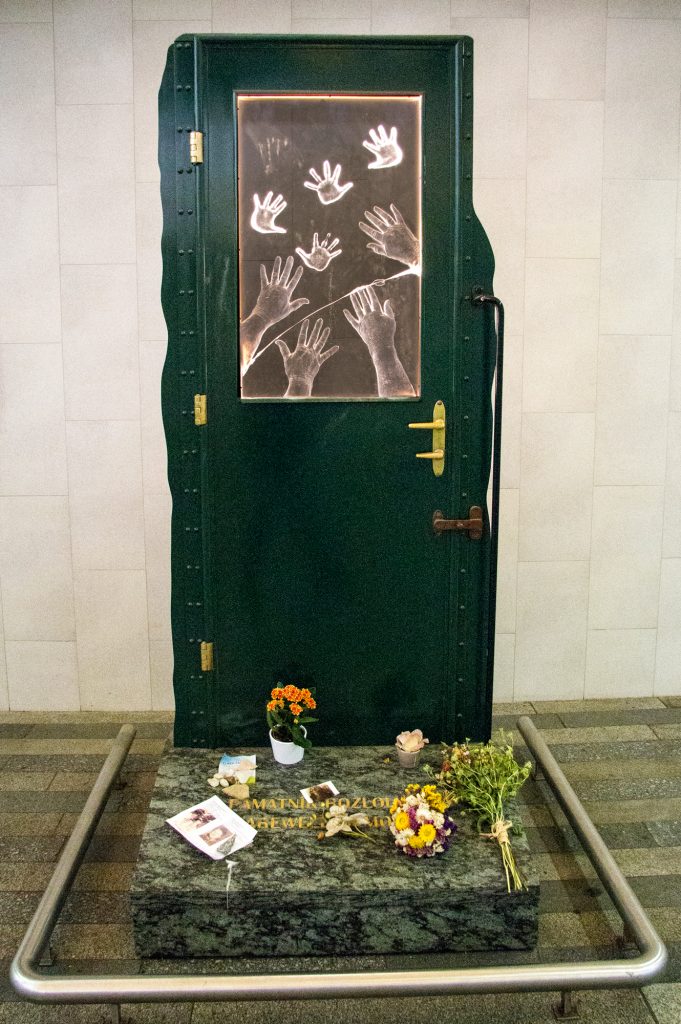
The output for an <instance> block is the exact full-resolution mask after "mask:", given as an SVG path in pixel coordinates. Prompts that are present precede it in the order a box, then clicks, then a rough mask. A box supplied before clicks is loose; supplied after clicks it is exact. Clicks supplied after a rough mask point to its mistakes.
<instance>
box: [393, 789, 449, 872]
mask: <svg viewBox="0 0 681 1024" xmlns="http://www.w3.org/2000/svg"><path fill="white" fill-rule="evenodd" d="M447 806H448V802H447V800H446V798H445V797H444V796H443V794H442V793H440V792H438V790H437V789H436V787H435V786H433V785H428V786H418V785H416V784H412V785H410V786H407V788H406V789H405V791H404V794H403V795H402V796H401V797H396V798H395V800H394V801H393V803H392V806H391V808H390V819H391V821H390V831H391V832H392V834H393V835H394V836H395V846H397V847H398V849H400V850H402V853H406V855H407V857H434V856H435V855H436V854H438V853H444V852H445V850H446V849H447V847H448V846H449V842H450V839H451V837H452V836H453V834H454V833H455V832H456V824H455V823H454V821H453V820H452V818H451V817H450V815H449V813H448V811H447Z"/></svg>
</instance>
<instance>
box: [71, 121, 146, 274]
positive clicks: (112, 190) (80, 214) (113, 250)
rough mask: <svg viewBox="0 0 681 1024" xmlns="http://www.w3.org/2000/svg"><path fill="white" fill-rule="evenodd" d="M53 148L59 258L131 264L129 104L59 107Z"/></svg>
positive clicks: (132, 193)
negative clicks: (55, 152)
mask: <svg viewBox="0 0 681 1024" xmlns="http://www.w3.org/2000/svg"><path fill="white" fill-rule="evenodd" d="M83 139H87V140H88V144H87V146H83V144H82V141H83ZM57 149H58V154H59V222H60V235H61V261H62V263H134V262H135V189H134V156H133V116H132V105H121V106H119V105H118V104H103V105H97V104H91V105H89V106H70V107H58V108H57ZM114 211H115V214H114Z"/></svg>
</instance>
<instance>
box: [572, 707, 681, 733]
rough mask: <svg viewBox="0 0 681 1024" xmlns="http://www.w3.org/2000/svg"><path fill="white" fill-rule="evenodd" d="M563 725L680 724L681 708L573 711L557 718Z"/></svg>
mask: <svg viewBox="0 0 681 1024" xmlns="http://www.w3.org/2000/svg"><path fill="white" fill-rule="evenodd" d="M559 717H560V719H561V721H562V723H563V725H566V726H569V727H571V728H582V727H584V726H594V725H652V726H655V725H673V724H676V723H678V722H681V707H678V708H666V707H665V708H639V709H638V710H634V709H630V710H628V711H626V710H620V709H618V708H616V707H613V708H612V709H611V710H609V711H586V712H584V711H574V712H569V713H564V714H562V715H560V716H559Z"/></svg>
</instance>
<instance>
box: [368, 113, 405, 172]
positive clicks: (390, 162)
mask: <svg viewBox="0 0 681 1024" xmlns="http://www.w3.org/2000/svg"><path fill="white" fill-rule="evenodd" d="M369 135H370V137H371V142H369V140H368V139H365V140H364V142H363V143H362V145H363V146H364V148H365V149H368V150H369V152H370V153H373V154H374V161H373V163H370V164H368V165H367V166H368V168H369V170H371V171H373V170H382V169H383V168H384V167H397V165H398V164H401V163H402V157H403V156H404V154H403V152H402V149H401V148H400V146H399V144H398V142H397V128H395V127H393V128H391V129H390V135H388V133H387V132H386V130H385V128H384V127H383V125H382V124H379V126H378V128H377V129H376V130H375V131H374V129H373V128H370V129H369Z"/></svg>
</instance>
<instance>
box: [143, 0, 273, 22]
mask: <svg viewBox="0 0 681 1024" xmlns="http://www.w3.org/2000/svg"><path fill="white" fill-rule="evenodd" d="M241 2H242V3H243V2H244V0H241ZM247 6H255V5H253V4H248V5H247ZM132 16H133V18H136V19H139V20H148V21H169V20H175V21H183V20H184V19H185V18H187V17H191V18H205V19H206V20H207V21H210V18H211V0H132Z"/></svg>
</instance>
